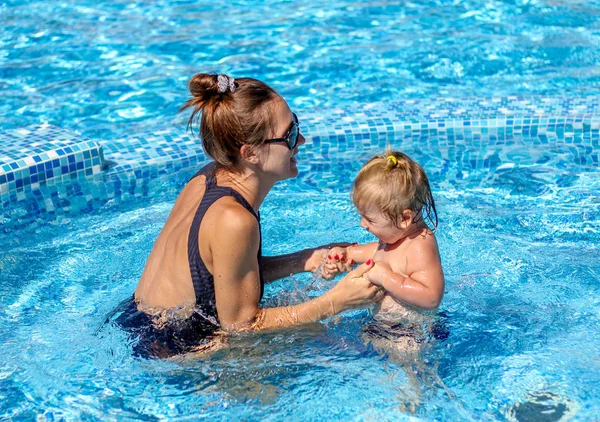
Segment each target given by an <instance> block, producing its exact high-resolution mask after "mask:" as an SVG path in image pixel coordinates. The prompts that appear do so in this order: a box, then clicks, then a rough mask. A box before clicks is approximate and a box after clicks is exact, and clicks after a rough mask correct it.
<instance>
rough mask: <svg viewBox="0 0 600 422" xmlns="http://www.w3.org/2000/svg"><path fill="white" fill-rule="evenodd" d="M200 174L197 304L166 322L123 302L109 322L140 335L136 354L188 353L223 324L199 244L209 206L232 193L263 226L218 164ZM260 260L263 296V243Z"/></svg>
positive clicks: (191, 247)
mask: <svg viewBox="0 0 600 422" xmlns="http://www.w3.org/2000/svg"><path fill="white" fill-rule="evenodd" d="M200 175H203V176H205V177H206V190H205V192H204V196H203V198H202V201H200V205H198V209H197V210H196V214H195V215H194V219H193V221H192V225H191V227H190V233H189V236H188V261H189V265H190V273H191V277H192V284H193V285H194V292H195V294H196V307H195V309H194V311H193V313H192V315H191V316H189V317H188V318H185V319H182V318H181V317H178V315H177V312H176V311H177V309H173V310H172V312H171V310H167V318H166V322H164V321H162V322H161V321H158V318H156V317H154V316H152V315H149V314H147V313H145V312H142V311H138V309H137V304H136V303H135V301H134V300H133V297H131V298H129V299H127V300H125V301H124V302H123V303H121V304H120V305H119V307H118V308H117V309H116V310H115V311H113V313H112V314H111V315H110V316H109V317H108V321H114V322H115V323H116V324H118V325H119V326H121V327H122V328H124V329H125V330H126V331H128V332H130V333H131V334H133V335H134V336H135V337H137V342H136V343H135V344H134V346H133V352H134V355H137V356H142V357H160V358H166V357H170V356H174V355H177V354H180V353H186V352H189V351H191V350H192V349H194V348H195V347H197V346H200V345H202V344H203V343H205V342H206V340H207V338H209V337H210V336H211V335H212V334H213V333H214V332H215V331H216V330H217V329H218V328H219V327H220V324H219V317H218V315H217V308H216V303H215V283H214V278H213V275H212V274H211V273H210V272H209V271H208V269H207V268H206V265H204V262H203V261H202V258H201V257H200V250H199V247H198V232H199V229H200V223H201V222H202V218H203V217H204V214H206V211H207V210H208V208H209V207H210V206H211V205H212V204H214V203H215V201H217V200H218V199H220V198H223V197H224V196H232V197H233V198H235V200H236V201H237V202H238V203H239V204H241V205H242V206H243V207H244V208H246V209H247V210H248V211H249V212H250V213H251V214H252V215H253V216H254V217H255V218H256V220H257V221H258V224H259V229H260V215H257V214H256V213H255V212H254V210H253V209H252V207H251V206H250V204H248V202H247V201H246V200H245V199H244V197H243V196H242V195H240V194H239V193H238V192H237V191H235V190H234V189H232V188H229V187H223V186H218V185H217V183H216V180H215V164H214V163H211V164H209V165H207V166H205V167H204V168H203V169H202V170H200V171H199V172H198V173H196V174H195V175H194V177H192V179H193V178H195V177H196V176H200ZM190 180H191V179H190ZM261 243H262V237H261ZM257 259H258V268H259V276H260V297H261V299H262V296H263V292H264V280H263V275H262V268H261V260H262V247H260V246H259V249H258V256H257Z"/></svg>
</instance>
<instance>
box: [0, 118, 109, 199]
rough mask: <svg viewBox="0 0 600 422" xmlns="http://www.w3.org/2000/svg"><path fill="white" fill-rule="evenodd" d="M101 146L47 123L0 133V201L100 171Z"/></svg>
mask: <svg viewBox="0 0 600 422" xmlns="http://www.w3.org/2000/svg"><path fill="white" fill-rule="evenodd" d="M103 164H104V157H103V152H102V147H101V146H100V145H99V144H98V143H97V142H95V141H92V140H90V139H87V138H83V137H80V136H78V135H75V134H73V133H72V132H70V131H67V130H64V129H61V128H57V127H55V126H51V125H48V124H43V125H35V126H30V127H27V128H20V129H16V130H11V131H6V132H2V133H0V202H1V203H2V205H3V207H4V206H6V205H7V204H8V203H10V202H17V201H18V200H22V199H24V198H25V195H26V193H25V192H27V191H33V190H36V189H39V188H40V186H44V185H53V184H59V183H69V182H70V181H71V180H72V179H74V178H79V179H81V178H85V177H89V176H93V175H94V174H99V173H100V172H101V171H102V167H103Z"/></svg>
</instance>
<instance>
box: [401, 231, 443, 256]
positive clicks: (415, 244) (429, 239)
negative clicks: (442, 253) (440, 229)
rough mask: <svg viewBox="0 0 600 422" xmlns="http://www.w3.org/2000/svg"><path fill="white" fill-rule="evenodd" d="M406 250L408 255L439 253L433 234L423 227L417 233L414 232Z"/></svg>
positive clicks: (436, 254)
mask: <svg viewBox="0 0 600 422" xmlns="http://www.w3.org/2000/svg"><path fill="white" fill-rule="evenodd" d="M408 252H409V254H410V255H412V254H419V255H435V256H438V255H439V250H438V244H437V240H436V238H435V234H434V233H433V231H431V230H430V229H429V228H427V227H425V228H423V229H422V230H421V231H419V232H418V233H416V234H415V235H414V236H413V237H412V238H411V239H410V244H409V245H408Z"/></svg>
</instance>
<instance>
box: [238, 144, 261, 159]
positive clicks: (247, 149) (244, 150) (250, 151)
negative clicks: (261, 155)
mask: <svg viewBox="0 0 600 422" xmlns="http://www.w3.org/2000/svg"><path fill="white" fill-rule="evenodd" d="M240 156H241V157H242V159H243V160H246V161H247V162H249V163H251V164H258V161H259V160H258V154H257V151H256V148H254V147H253V146H252V145H249V144H244V145H242V147H241V148H240Z"/></svg>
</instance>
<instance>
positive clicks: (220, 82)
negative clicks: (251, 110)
mask: <svg viewBox="0 0 600 422" xmlns="http://www.w3.org/2000/svg"><path fill="white" fill-rule="evenodd" d="M234 81H235V79H233V78H230V77H229V76H227V75H219V76H217V90H218V91H219V92H220V93H221V94H223V93H225V92H227V89H229V90H230V91H231V93H232V94H233V93H234V92H235V83H234Z"/></svg>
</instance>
